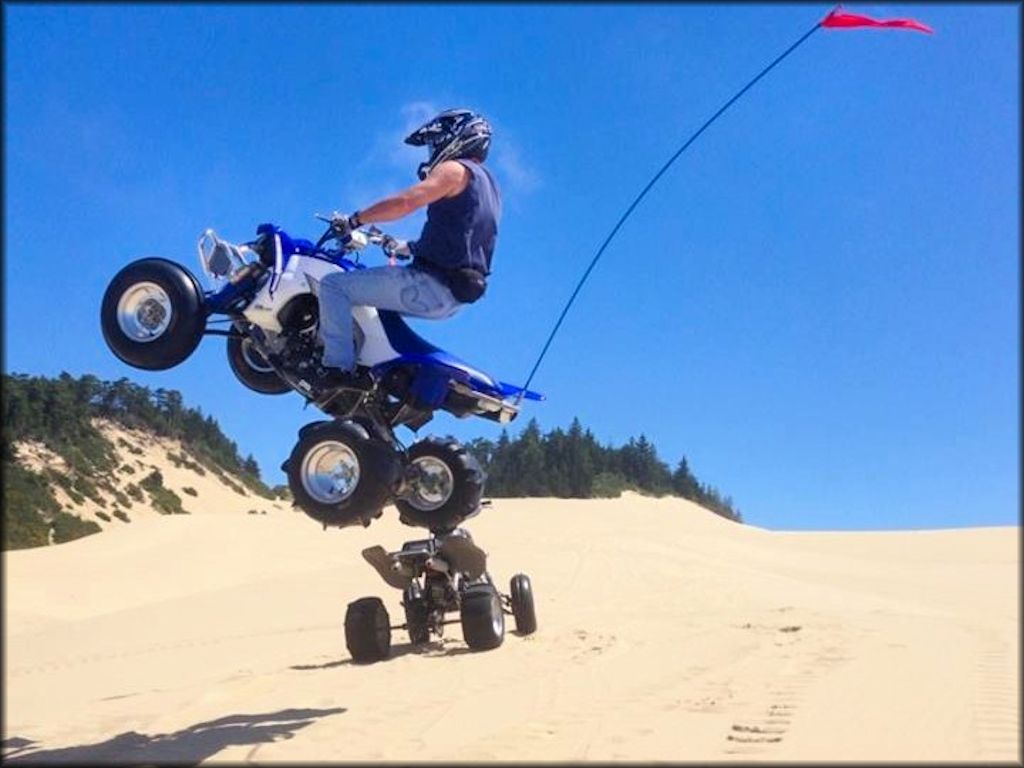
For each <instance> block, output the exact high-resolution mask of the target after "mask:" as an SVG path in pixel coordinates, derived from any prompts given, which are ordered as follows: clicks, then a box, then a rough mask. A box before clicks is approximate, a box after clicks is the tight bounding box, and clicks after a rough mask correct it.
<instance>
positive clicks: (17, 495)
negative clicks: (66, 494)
mask: <svg viewBox="0 0 1024 768" xmlns="http://www.w3.org/2000/svg"><path fill="white" fill-rule="evenodd" d="M3 480H4V482H3V514H4V525H3V548H4V549H27V548H28V547H41V546H46V545H47V544H49V543H50V538H49V535H50V525H49V523H47V521H46V520H47V518H49V517H51V516H52V515H54V514H56V513H58V512H60V504H58V503H57V500H56V499H55V498H54V497H53V492H52V491H51V490H50V485H49V483H47V482H46V478H45V477H43V476H42V475H40V474H38V473H36V472H33V471H31V470H29V469H26V468H25V467H22V466H21V465H20V464H18V463H16V462H13V461H5V462H4V463H3Z"/></svg>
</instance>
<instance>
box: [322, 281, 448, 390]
mask: <svg viewBox="0 0 1024 768" xmlns="http://www.w3.org/2000/svg"><path fill="white" fill-rule="evenodd" d="M353 304H358V305H360V306H367V307H376V308H377V309H390V310H394V311H396V312H400V313H401V314H403V315H411V316H413V317H425V318H429V319H431V320H443V319H444V318H447V317H451V316H452V315H454V314H455V313H456V312H457V311H458V310H459V309H461V308H462V304H461V303H460V302H458V301H456V299H455V297H454V296H452V292H451V290H450V289H449V288H448V286H447V285H445V284H444V283H442V282H441V281H440V280H438V279H437V278H436V277H434V276H433V275H430V274H427V273H426V272H422V271H420V270H418V269H415V268H414V267H370V268H368V269H354V270H352V271H351V272H337V273H333V274H330V275H327V276H326V277H325V278H324V279H323V280H321V281H320V338H321V340H322V341H323V343H324V355H323V364H324V365H326V366H331V367H334V368H341V369H343V370H346V371H351V370H352V369H353V368H355V366H356V349H355V338H354V336H353V328H352V305H353Z"/></svg>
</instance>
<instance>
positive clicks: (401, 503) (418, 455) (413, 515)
mask: <svg viewBox="0 0 1024 768" xmlns="http://www.w3.org/2000/svg"><path fill="white" fill-rule="evenodd" d="M408 463H409V474H410V475H411V476H412V480H411V482H410V485H409V490H408V492H407V493H405V494H404V495H403V497H402V498H400V499H396V500H395V506H396V507H398V512H399V516H400V519H401V521H402V522H403V523H405V524H406V525H416V526H422V527H424V528H430V529H431V530H435V529H440V530H446V529H451V528H455V527H456V526H457V525H459V523H461V522H462V521H463V520H465V519H466V518H467V517H469V516H470V515H472V514H474V513H475V512H476V511H477V510H478V509H479V508H480V498H481V497H482V496H483V492H484V481H485V479H486V475H485V474H484V471H483V468H482V467H481V466H480V463H479V462H478V461H477V460H476V458H475V457H474V456H473V455H472V454H471V453H469V451H467V450H466V449H465V448H464V447H463V446H461V445H459V443H457V442H456V441H454V440H441V439H439V438H434V437H430V438H427V439H426V440H421V441H420V442H418V443H415V444H414V445H413V446H412V447H411V448H409V452H408Z"/></svg>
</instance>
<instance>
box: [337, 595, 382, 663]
mask: <svg viewBox="0 0 1024 768" xmlns="http://www.w3.org/2000/svg"><path fill="white" fill-rule="evenodd" d="M345 646H346V647H347V648H348V652H349V653H350V654H352V661H354V662H356V663H358V664H369V663H372V662H374V661H380V660H381V659H386V658H387V657H388V656H389V655H390V653H391V619H390V617H389V616H388V610H387V608H385V607H384V603H383V602H381V600H380V598H379V597H362V598H360V599H359V600H356V601H355V602H353V603H349V604H348V610H347V611H345Z"/></svg>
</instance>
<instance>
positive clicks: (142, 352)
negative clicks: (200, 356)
mask: <svg viewBox="0 0 1024 768" xmlns="http://www.w3.org/2000/svg"><path fill="white" fill-rule="evenodd" d="M100 326H101V327H102V329H103V338H104V340H106V342H107V346H109V347H110V350H111V351H112V352H113V353H114V354H115V355H116V356H117V357H118V359H119V360H121V361H122V362H125V363H127V364H128V365H131V366H134V367H135V368H142V369H143V370H147V371H161V370H164V369H166V368H172V367H174V366H175V365H177V364H178V363H180V362H182V361H183V360H185V358H187V357H188V356H189V355H191V354H192V352H194V351H195V348H196V347H197V346H198V345H199V341H200V339H201V338H202V336H203V331H204V330H205V328H206V310H205V308H204V306H203V290H202V287H201V286H200V285H199V281H198V280H196V278H195V276H194V275H193V274H192V273H191V272H189V271H188V270H187V269H185V268H184V267H183V266H181V265H180V264H176V263H174V262H173V261H168V260H167V259H140V260H138V261H133V262H132V263H131V264H129V265H128V266H126V267H125V268H124V269H122V270H121V271H120V272H118V273H117V274H116V275H115V276H114V279H113V280H111V281H110V284H109V285H108V286H107V290H106V292H105V293H104V294H103V303H102V304H101V306H100Z"/></svg>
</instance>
